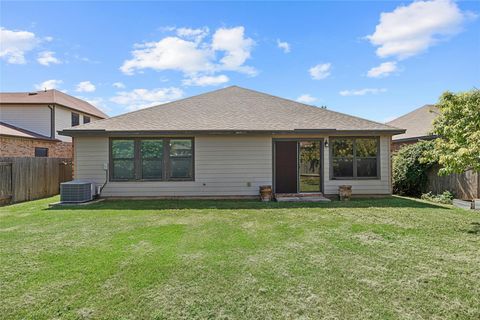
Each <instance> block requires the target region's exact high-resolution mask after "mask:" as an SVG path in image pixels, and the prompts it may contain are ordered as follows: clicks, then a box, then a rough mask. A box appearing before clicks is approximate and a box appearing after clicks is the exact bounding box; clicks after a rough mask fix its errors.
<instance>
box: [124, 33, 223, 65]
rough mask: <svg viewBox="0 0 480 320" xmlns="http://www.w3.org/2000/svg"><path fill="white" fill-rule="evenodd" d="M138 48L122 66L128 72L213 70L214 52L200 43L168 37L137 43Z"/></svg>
mask: <svg viewBox="0 0 480 320" xmlns="http://www.w3.org/2000/svg"><path fill="white" fill-rule="evenodd" d="M136 47H137V50H134V51H133V52H132V55H133V58H132V59H131V60H127V61H125V62H124V63H123V65H122V66H121V67H120V70H121V71H122V72H123V73H126V74H133V73H134V72H135V70H142V69H154V70H157V71H162V70H178V71H182V72H184V73H196V72H202V71H203V72H206V71H213V69H214V67H213V64H212V62H211V61H212V60H213V58H214V55H213V52H211V51H210V50H208V49H206V48H203V47H200V45H199V44H198V43H195V42H192V41H187V40H184V39H180V38H178V37H166V38H163V39H162V40H160V41H158V42H147V43H144V44H140V45H136Z"/></svg>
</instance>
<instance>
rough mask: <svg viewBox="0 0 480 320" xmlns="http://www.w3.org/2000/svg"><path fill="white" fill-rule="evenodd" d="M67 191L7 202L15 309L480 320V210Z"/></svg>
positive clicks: (2, 279)
mask: <svg viewBox="0 0 480 320" xmlns="http://www.w3.org/2000/svg"><path fill="white" fill-rule="evenodd" d="M57 200H58V198H50V199H45V200H39V201H33V202H28V203H24V204H18V205H13V206H8V207H2V208H0V237H1V242H0V248H1V255H0V259H1V260H0V314H1V316H0V317H1V318H2V319H24V318H26V319H205V318H210V319H211V318H221V319H239V318H241V319H299V318H300V319H320V318H328V319H453V318H454V319H480V213H475V212H468V211H463V210H460V209H451V208H449V207H441V206H437V205H433V204H427V203H425V202H419V201H413V200H408V199H402V198H391V199H377V200H356V201H352V202H350V203H342V202H332V203H322V204H316V203H306V204H298V203H286V204H285V203H268V204H265V203H261V202H252V201H107V202H103V203H100V204H96V205H91V206H84V207H75V208H72V207H69V208H61V209H48V206H47V204H48V203H50V202H54V201H57Z"/></svg>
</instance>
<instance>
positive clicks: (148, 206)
mask: <svg viewBox="0 0 480 320" xmlns="http://www.w3.org/2000/svg"><path fill="white" fill-rule="evenodd" d="M372 207H375V208H441V209H445V207H444V206H441V205H436V204H432V203H426V202H421V201H416V200H413V199H408V198H400V197H387V198H377V199H354V200H351V201H332V202H261V201H255V200H186V199H178V200H133V199H128V200H127V199H126V200H123V199H122V200H118V199H107V200H105V201H103V202H99V203H95V204H91V205H79V206H74V205H73V206H56V207H52V208H48V209H47V210H162V209H288V208H372Z"/></svg>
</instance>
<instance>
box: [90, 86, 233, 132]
mask: <svg viewBox="0 0 480 320" xmlns="http://www.w3.org/2000/svg"><path fill="white" fill-rule="evenodd" d="M233 87H238V86H228V87H225V88H220V89H216V90H213V91H207V92H203V93H200V94H197V95H194V96H188V97H185V98H181V99H178V100H174V101H169V102H165V103H162V104H157V105H154V106H150V107H146V108H142V109H138V110H133V111H130V112H127V113H122V114H119V115H116V116H113V117H109V118H105V119H99V120H96V121H95V123H99V122H101V121H104V120H110V119H116V118H120V117H123V116H127V115H131V114H134V113H138V112H141V111H146V110H151V109H153V108H157V107H164V106H167V105H170V104H172V103H176V102H180V101H183V100H187V99H190V98H193V97H200V96H204V95H207V94H211V93H214V92H217V91H221V90H225V89H228V88H233ZM91 123H93V122H89V123H86V124H82V125H81V126H82V127H83V126H88V125H89V124H91Z"/></svg>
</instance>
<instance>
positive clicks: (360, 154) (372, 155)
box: [330, 137, 379, 179]
mask: <svg viewBox="0 0 480 320" xmlns="http://www.w3.org/2000/svg"><path fill="white" fill-rule="evenodd" d="M378 157H379V140H378V138H377V137H374V138H372V137H365V138H363V137H358V138H332V139H331V160H330V166H331V168H332V169H331V176H332V178H333V179H356V178H378V177H379V172H378V164H379V160H378Z"/></svg>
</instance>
